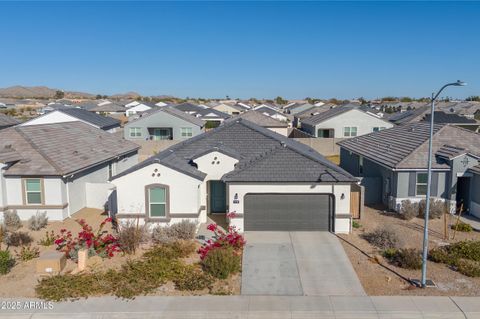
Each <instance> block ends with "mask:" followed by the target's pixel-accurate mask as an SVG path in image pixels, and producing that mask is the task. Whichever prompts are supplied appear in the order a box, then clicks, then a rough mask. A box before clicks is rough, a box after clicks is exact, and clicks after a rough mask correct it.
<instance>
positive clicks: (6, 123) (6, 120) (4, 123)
mask: <svg viewBox="0 0 480 319" xmlns="http://www.w3.org/2000/svg"><path fill="white" fill-rule="evenodd" d="M17 124H20V121H19V120H17V119H16V118H14V117H11V116H8V115H5V114H3V113H0V130H3V129H4V128H7V127H10V126H14V125H17Z"/></svg>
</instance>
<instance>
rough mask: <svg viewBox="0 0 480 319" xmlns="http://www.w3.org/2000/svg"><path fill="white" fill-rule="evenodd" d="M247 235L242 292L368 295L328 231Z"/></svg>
mask: <svg viewBox="0 0 480 319" xmlns="http://www.w3.org/2000/svg"><path fill="white" fill-rule="evenodd" d="M245 238H246V240H247V245H246V247H245V251H244V253H243V271H242V294H243V295H281V296H296V295H298V296H299V295H306V296H327V295H330V296H331V295H344V296H365V295H366V294H365V291H364V290H363V287H362V285H361V284H360V281H359V279H358V277H357V275H356V273H355V271H354V270H353V267H352V264H351V263H350V260H349V259H348V257H347V255H346V254H345V251H344V250H343V247H342V245H341V244H340V242H339V240H338V238H337V237H336V236H335V235H333V234H331V233H329V232H246V233H245Z"/></svg>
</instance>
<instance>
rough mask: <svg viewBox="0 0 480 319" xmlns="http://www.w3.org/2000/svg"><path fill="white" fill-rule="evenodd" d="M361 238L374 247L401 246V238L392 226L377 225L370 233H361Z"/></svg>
mask: <svg viewBox="0 0 480 319" xmlns="http://www.w3.org/2000/svg"><path fill="white" fill-rule="evenodd" d="M363 238H364V239H365V240H366V241H368V242H369V243H370V244H372V245H373V246H375V247H378V248H380V249H387V248H398V247H401V246H402V240H401V239H400V236H398V234H397V232H396V231H395V230H393V229H392V228H390V227H388V226H386V227H379V228H377V229H375V230H374V231H372V232H370V233H366V234H364V235H363Z"/></svg>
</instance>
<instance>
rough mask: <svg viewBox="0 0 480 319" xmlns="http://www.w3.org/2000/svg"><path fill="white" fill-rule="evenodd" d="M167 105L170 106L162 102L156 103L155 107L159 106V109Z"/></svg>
mask: <svg viewBox="0 0 480 319" xmlns="http://www.w3.org/2000/svg"><path fill="white" fill-rule="evenodd" d="M167 105H168V103H165V102H162V101H160V102H157V103H155V106H159V107H163V106H167Z"/></svg>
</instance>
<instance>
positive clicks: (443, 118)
mask: <svg viewBox="0 0 480 319" xmlns="http://www.w3.org/2000/svg"><path fill="white" fill-rule="evenodd" d="M423 120H424V121H427V122H430V120H431V113H429V114H426V115H425V116H424V118H423ZM433 121H434V122H435V123H445V124H477V121H475V120H474V119H469V118H466V117H465V116H461V115H458V114H455V113H445V112H443V111H435V112H434V116H433Z"/></svg>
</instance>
